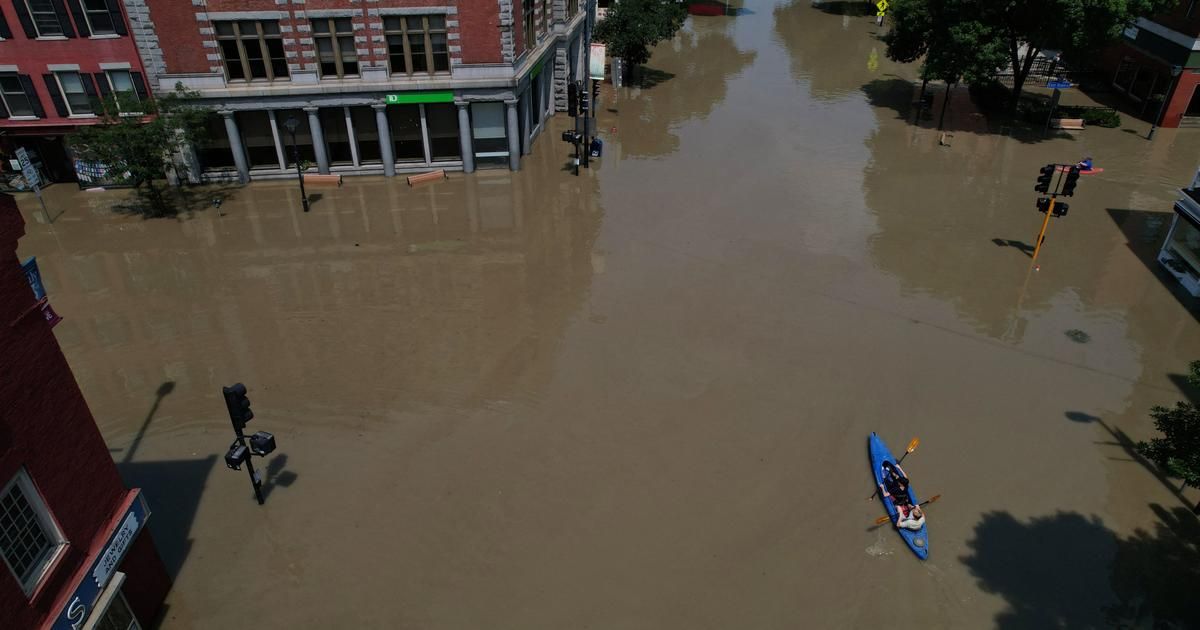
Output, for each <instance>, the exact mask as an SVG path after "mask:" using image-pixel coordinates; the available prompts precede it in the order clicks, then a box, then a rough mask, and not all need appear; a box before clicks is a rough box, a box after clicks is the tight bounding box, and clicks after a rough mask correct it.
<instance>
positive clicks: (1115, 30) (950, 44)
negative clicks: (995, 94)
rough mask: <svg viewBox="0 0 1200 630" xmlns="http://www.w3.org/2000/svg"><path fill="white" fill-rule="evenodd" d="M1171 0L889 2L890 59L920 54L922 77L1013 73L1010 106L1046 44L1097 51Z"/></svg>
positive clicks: (981, 78) (973, 78) (976, 79)
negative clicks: (1143, 16)
mask: <svg viewBox="0 0 1200 630" xmlns="http://www.w3.org/2000/svg"><path fill="white" fill-rule="evenodd" d="M1175 1H1176V0H1008V1H1007V2H995V1H985V0H894V1H893V2H892V3H891V10H890V13H891V19H892V24H893V26H892V29H891V30H890V31H889V32H888V33H887V34H886V35H884V41H885V42H886V43H887V47H888V51H887V54H888V57H890V58H891V59H893V60H896V61H900V62H912V61H916V60H918V59H922V58H924V62H923V64H924V67H923V76H925V77H928V78H935V79H942V80H946V81H954V80H963V81H966V82H968V83H981V82H985V81H988V80H991V79H993V78H995V77H996V76H997V75H998V74H1000V73H1001V72H1004V71H1011V72H1012V75H1013V91H1012V99H1013V105H1014V106H1015V104H1016V101H1017V99H1018V98H1020V95H1021V89H1022V88H1023V86H1024V84H1025V79H1026V78H1027V77H1028V76H1029V71H1030V68H1032V66H1033V62H1034V60H1035V59H1036V58H1037V56H1038V55H1039V54H1040V53H1041V52H1042V51H1044V50H1057V51H1063V52H1065V53H1068V54H1075V55H1078V56H1085V55H1094V54H1096V51H1099V50H1100V49H1101V48H1103V47H1104V46H1105V45H1106V44H1109V43H1111V42H1112V41H1114V40H1116V39H1117V37H1119V36H1120V34H1121V30H1122V29H1123V28H1124V27H1125V26H1126V25H1127V24H1129V23H1130V22H1132V21H1133V20H1134V19H1135V18H1136V17H1137V16H1140V15H1151V14H1154V13H1157V12H1159V11H1162V10H1163V9H1165V8H1167V7H1170V6H1172V5H1173V4H1174V3H1175Z"/></svg>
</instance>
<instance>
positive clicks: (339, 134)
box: [318, 107, 354, 165]
mask: <svg viewBox="0 0 1200 630" xmlns="http://www.w3.org/2000/svg"><path fill="white" fill-rule="evenodd" d="M318 114H319V116H320V118H321V133H323V134H325V146H326V149H327V151H328V153H329V163H330V164H334V165H343V164H354V155H353V154H352V153H351V151H350V133H349V132H348V131H347V130H346V110H345V109H343V108H341V107H323V108H321V111H320V112H318Z"/></svg>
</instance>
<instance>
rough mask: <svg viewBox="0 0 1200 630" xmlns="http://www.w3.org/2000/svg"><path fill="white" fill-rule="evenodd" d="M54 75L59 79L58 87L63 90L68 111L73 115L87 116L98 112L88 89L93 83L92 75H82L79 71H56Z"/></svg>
mask: <svg viewBox="0 0 1200 630" xmlns="http://www.w3.org/2000/svg"><path fill="white" fill-rule="evenodd" d="M54 77H55V78H56V79H58V87H59V89H61V90H62V94H63V99H64V100H65V101H66V103H67V112H68V113H69V114H70V115H71V116H86V115H88V114H95V113H96V110H95V108H94V107H93V106H92V97H91V96H90V95H89V94H88V89H87V86H88V85H90V83H91V77H82V76H80V74H79V73H78V72H55V73H54ZM85 80H86V81H87V83H85Z"/></svg>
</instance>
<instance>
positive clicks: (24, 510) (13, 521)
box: [0, 470, 66, 595]
mask: <svg viewBox="0 0 1200 630" xmlns="http://www.w3.org/2000/svg"><path fill="white" fill-rule="evenodd" d="M64 545H66V541H65V540H64V539H63V537H62V533H61V532H60V531H59V530H58V526H57V525H55V524H54V519H53V518H51V517H50V512H49V510H47V509H46V505H45V504H44V503H42V499H41V497H40V496H38V493H37V489H35V488H34V487H33V482H32V481H31V480H30V479H29V474H28V473H26V472H25V471H24V470H19V471H17V475H16V476H15V477H13V479H12V480H11V481H9V482H8V485H7V486H5V488H4V492H2V493H0V555H3V556H4V563H5V564H7V565H8V568H9V570H11V571H12V572H13V575H14V576H16V578H17V581H18V582H20V583H21V588H22V589H23V590H24V591H25V594H26V595H29V594H30V593H32V592H33V590H34V588H36V587H37V585H38V582H40V581H41V579H42V577H43V576H45V574H46V571H47V570H48V569H49V568H50V563H51V562H52V561H53V560H54V557H55V556H56V555H58V551H59V550H60V549H62V548H63V546H64Z"/></svg>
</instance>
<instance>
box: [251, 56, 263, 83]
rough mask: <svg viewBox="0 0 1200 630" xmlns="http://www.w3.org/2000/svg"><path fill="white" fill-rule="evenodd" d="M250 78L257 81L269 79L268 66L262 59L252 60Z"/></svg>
mask: <svg viewBox="0 0 1200 630" xmlns="http://www.w3.org/2000/svg"><path fill="white" fill-rule="evenodd" d="M250 76H251V77H252V78H255V79H265V78H267V64H266V63H264V62H263V61H262V60H261V59H251V60H250Z"/></svg>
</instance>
